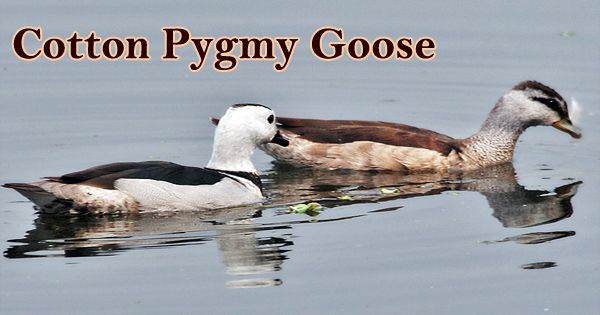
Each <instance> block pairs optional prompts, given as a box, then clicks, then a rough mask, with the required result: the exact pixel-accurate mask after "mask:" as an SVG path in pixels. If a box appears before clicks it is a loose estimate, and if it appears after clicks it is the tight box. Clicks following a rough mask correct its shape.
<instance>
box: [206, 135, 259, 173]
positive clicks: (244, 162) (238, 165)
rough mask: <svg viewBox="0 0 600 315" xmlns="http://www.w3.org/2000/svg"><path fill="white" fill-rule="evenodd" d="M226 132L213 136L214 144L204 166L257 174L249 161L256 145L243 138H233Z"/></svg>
mask: <svg viewBox="0 0 600 315" xmlns="http://www.w3.org/2000/svg"><path fill="white" fill-rule="evenodd" d="M231 136H232V135H231V134H229V133H226V132H223V133H219V132H217V133H216V134H215V142H214V145H213V152H212V156H211V158H210V161H209V162H208V164H207V165H206V167H208V168H212V169H217V170H224V171H234V172H249V173H255V174H256V173H257V171H256V168H255V167H254V164H252V161H251V160H250V157H251V156H252V153H254V149H255V148H256V143H255V142H254V141H253V140H252V139H250V138H248V137H245V136H241V137H237V138H233V137H231Z"/></svg>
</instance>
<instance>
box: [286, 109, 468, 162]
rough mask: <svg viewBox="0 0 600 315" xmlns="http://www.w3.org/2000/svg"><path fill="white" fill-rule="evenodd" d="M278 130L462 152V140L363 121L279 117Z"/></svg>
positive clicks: (332, 140)
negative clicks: (460, 143)
mask: <svg viewBox="0 0 600 315" xmlns="http://www.w3.org/2000/svg"><path fill="white" fill-rule="evenodd" d="M277 122H278V127H279V128H280V129H282V130H286V131H289V132H292V133H294V134H297V135H299V136H300V137H301V138H304V139H306V140H309V141H313V142H318V143H335V144H341V143H349V142H355V141H371V142H378V143H383V144H389V145H394V146H403V147H412V148H423V149H429V150H434V151H437V152H440V153H441V154H443V155H448V154H450V152H451V151H453V150H454V151H456V152H460V147H459V141H458V140H456V139H454V138H451V137H448V136H446V135H443V134H440V133H437V132H434V131H431V130H427V129H422V128H416V127H413V126H408V125H403V124H396V123H389V122H381V121H361V120H321V119H302V118H285V117H278V118H277Z"/></svg>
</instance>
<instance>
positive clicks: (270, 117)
mask: <svg viewBox="0 0 600 315" xmlns="http://www.w3.org/2000/svg"><path fill="white" fill-rule="evenodd" d="M267 121H268V122H269V124H272V123H273V122H274V121H275V116H273V115H269V117H268V118H267Z"/></svg>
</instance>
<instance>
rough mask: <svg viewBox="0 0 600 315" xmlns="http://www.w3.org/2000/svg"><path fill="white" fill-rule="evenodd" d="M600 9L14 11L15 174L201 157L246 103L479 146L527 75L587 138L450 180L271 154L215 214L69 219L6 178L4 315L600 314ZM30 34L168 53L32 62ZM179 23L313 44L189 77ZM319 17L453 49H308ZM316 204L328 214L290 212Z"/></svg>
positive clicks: (532, 145)
mask: <svg viewBox="0 0 600 315" xmlns="http://www.w3.org/2000/svg"><path fill="white" fill-rule="evenodd" d="M599 14H600V3H598V2H594V1H579V2H575V3H567V2H564V1H562V2H559V1H550V2H548V1H546V2H544V3H543V4H542V3H537V2H526V3H520V2H514V3H510V4H500V3H497V4H491V5H490V4H486V5H485V6H484V5H482V4H479V2H475V1H473V2H471V3H465V2H462V4H461V5H458V4H455V5H450V4H448V3H446V2H440V3H438V4H435V3H433V4H432V3H422V4H416V3H404V4H396V2H392V1H390V2H389V3H379V4H378V5H373V4H355V5H349V4H341V3H340V4H327V5H326V4H322V3H320V2H308V3H303V4H302V5H300V4H292V3H287V4H285V3H284V4H281V3H279V2H274V3H264V4H256V3H252V4H247V5H240V4H237V3H234V2H222V1H220V2H218V3H211V4H206V3H204V4H200V3H196V2H189V3H188V2H183V1H182V2H173V3H171V2H169V4H166V3H165V4H162V5H148V4H146V3H145V2H130V3H129V4H126V5H124V4H116V3H115V4H109V5H99V4H95V3H91V2H89V3H87V2H70V3H67V2H62V4H60V5H50V4H47V3H46V2H39V3H38V2H18V3H10V4H9V3H2V5H1V8H0V25H1V26H2V27H1V29H0V39H1V40H2V42H3V43H4V44H3V45H1V46H0V97H1V102H0V104H1V105H0V106H1V107H0V108H1V109H0V110H1V113H0V147H1V150H2V151H1V152H2V153H1V154H0V182H2V183H4V182H14V181H32V180H35V179H37V178H39V177H41V176H49V175H59V174H62V173H66V172H69V171H73V170H78V169H82V168H86V167H89V166H92V165H96V164H100V163H108V162H114V161H139V160H168V161H174V162H177V163H181V164H187V165H203V164H204V163H206V161H208V159H209V157H210V151H211V149H210V148H211V144H212V132H213V127H212V126H211V125H210V124H209V123H208V120H207V117H209V116H219V115H222V113H223V112H224V111H225V109H226V107H227V106H228V105H230V104H233V103H238V102H260V103H263V104H265V105H269V106H271V107H272V108H273V109H275V110H276V112H277V113H278V114H280V115H282V116H302V117H322V118H354V119H356V118H360V119H372V120H388V121H398V122H403V123H408V124H413V125H417V126H420V127H426V128H430V129H435V130H437V131H440V132H443V133H447V134H450V135H452V136H456V137H464V136H467V135H469V134H470V133H472V132H474V131H475V130H476V129H477V128H478V127H479V125H480V123H481V122H482V121H483V119H484V118H485V116H486V114H487V112H488V111H489V110H490V109H491V107H492V106H493V104H494V103H495V101H496V100H497V99H498V98H499V97H500V96H501V95H502V94H503V93H504V92H506V91H507V90H508V89H509V88H510V87H511V86H512V85H514V84H516V83H517V82H519V81H521V80H524V79H537V80H540V81H542V82H545V83H547V84H549V85H550V86H552V87H554V88H556V89H557V90H558V91H559V92H560V93H561V94H562V95H563V96H565V97H566V99H570V98H571V97H574V98H576V99H577V101H578V102H579V103H580V104H581V105H582V107H583V109H584V111H583V113H582V115H581V119H580V123H579V124H580V125H581V127H582V128H583V131H584V137H583V139H582V140H580V141H574V140H571V139H570V138H569V137H568V136H567V135H565V134H563V133H560V132H558V131H557V130H555V129H552V128H542V127H539V128H534V129H531V130H528V131H527V132H526V134H525V135H524V136H523V137H522V138H521V140H520V142H519V144H518V148H517V152H516V154H515V162H514V163H513V164H510V165H502V166H500V167H497V168H494V169H488V170H485V171H481V172H476V173H473V174H466V175H464V176H460V177H446V178H443V177H439V176H399V175H397V174H371V173H357V172H311V171H310V170H298V169H290V168H287V167H286V166H284V165H277V164H273V163H272V160H271V158H269V157H268V156H266V155H264V154H263V153H262V152H257V153H256V154H255V156H254V161H255V164H256V166H257V168H258V169H260V170H261V171H262V173H263V179H264V181H265V184H266V191H267V193H268V194H269V199H268V200H267V201H266V202H265V204H264V205H263V206H261V207H249V208H241V209H229V210H221V211H217V212H211V213H178V214H173V215H157V214H147V215H139V216H105V217H71V218H57V217H52V216H41V215H39V214H36V212H35V210H34V209H33V207H32V204H31V203H29V202H27V201H26V200H24V198H22V197H21V196H20V195H18V194H17V193H16V192H14V191H12V190H8V189H1V190H0V224H1V226H2V228H1V229H0V249H1V250H2V251H3V252H4V257H2V258H0V277H1V280H0V313H2V314H19V313H21V314H34V313H45V314H65V313H86V314H105V313H127V314H131V313H139V314H149V313H156V314H164V313H167V312H168V313H207V314H217V313H223V314H240V313H257V314H259V313H267V314H268V313H276V312H277V313H280V312H285V313H286V314H309V313H313V314H316V313H327V314H331V313H338V314H339V313H346V314H364V313H374V314H399V313H406V314H439V313H442V314H507V313H510V314H600V300H598V296H600V229H599V228H598V226H599V225H600V212H599V211H598V204H599V202H600V197H599V196H600V194H599V193H600V191H599V188H598V187H600V177H599V175H600V171H599V169H598V162H599V160H600V159H599V156H600V140H599V138H598V134H599V131H600V107H599V106H600V105H599V104H600V89H599V88H598V87H599V86H600V58H599V55H598V52H599V51H600V24H599V23H598V20H597V17H598V15H599ZM25 25H39V26H42V27H43V30H44V36H45V37H49V36H53V35H56V36H67V35H69V34H70V33H71V32H73V31H75V30H77V31H79V32H81V33H84V34H87V33H88V32H89V31H90V30H95V31H96V32H97V33H98V34H99V35H100V36H108V35H117V36H123V37H124V36H129V35H137V36H146V37H148V39H149V41H150V43H151V55H152V56H153V59H152V60H151V61H148V62H127V63H124V62H116V63H110V62H95V63H92V62H73V61H70V60H62V61H60V62H56V63H52V62H47V61H41V60H40V61H36V62H30V63H26V62H22V61H19V60H17V59H16V57H14V55H13V54H12V51H11V48H10V38H12V35H13V34H14V32H15V31H16V30H17V29H18V28H19V27H22V26H25ZM167 25H182V26H186V27H187V28H189V29H190V31H191V32H192V33H193V35H195V36H207V35H212V36H215V37H218V36H223V35H248V36H249V35H256V36H275V35H277V36H283V35H286V36H299V37H301V41H300V43H299V44H298V45H299V46H298V48H297V50H296V52H295V55H294V58H293V59H292V62H291V64H290V66H289V68H288V70H287V71H285V72H284V73H275V72H274V71H273V70H272V68H271V67H272V64H271V63H270V62H242V63H240V64H239V66H238V68H237V69H236V70H235V71H234V72H231V73H216V72H215V71H213V70H212V69H211V68H210V67H209V66H205V68H204V69H203V70H201V72H198V73H190V72H189V71H188V70H187V64H188V63H189V62H191V61H195V59H194V52H193V50H192V49H191V48H182V49H181V50H180V51H179V50H178V52H179V53H180V54H181V57H182V58H181V60H180V61H177V62H166V61H161V60H160V58H159V57H160V55H161V53H162V41H163V38H162V33H161V32H160V28H161V27H162V26H167ZM324 25H333V26H339V27H343V28H344V31H345V34H346V36H347V37H350V36H365V37H367V38H375V37H376V36H380V35H385V36H389V37H392V38H397V37H400V36H404V35H409V36H413V37H415V38H416V37H420V36H426V35H429V36H432V37H433V38H435V39H436V41H437V43H438V46H439V48H438V56H437V58H436V59H435V61H433V62H421V61H417V60H412V61H408V62H395V61H387V62H377V61H373V60H368V61H364V62H354V61H348V60H343V59H341V60H338V61H334V62H329V63H326V62H322V61H319V60H317V59H316V58H315V57H313V56H312V54H311V53H310V51H309V49H308V48H309V46H308V42H309V39H310V35H311V34H312V32H313V31H314V30H315V29H317V28H318V27H321V26H324ZM565 32H572V33H565ZM561 34H562V35H561ZM209 61H210V60H209ZM515 174H516V175H515ZM381 187H390V188H396V189H397V193H395V194H382V193H381V191H380V188H381ZM345 195H348V196H350V197H351V198H352V200H339V199H338V197H340V196H345ZM307 201H318V202H320V203H321V204H322V205H324V207H325V209H324V210H323V211H322V212H321V213H319V214H318V215H316V216H309V215H305V214H290V213H287V211H286V210H287V208H288V206H289V205H291V204H296V203H299V202H307Z"/></svg>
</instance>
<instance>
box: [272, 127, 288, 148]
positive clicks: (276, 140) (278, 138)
mask: <svg viewBox="0 0 600 315" xmlns="http://www.w3.org/2000/svg"><path fill="white" fill-rule="evenodd" d="M271 143H275V144H279V145H280V146H282V147H287V146H288V145H289V144H290V142H289V141H288V139H286V138H284V137H283V136H282V135H281V133H279V130H277V133H276V134H275V137H273V139H271Z"/></svg>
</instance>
